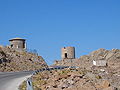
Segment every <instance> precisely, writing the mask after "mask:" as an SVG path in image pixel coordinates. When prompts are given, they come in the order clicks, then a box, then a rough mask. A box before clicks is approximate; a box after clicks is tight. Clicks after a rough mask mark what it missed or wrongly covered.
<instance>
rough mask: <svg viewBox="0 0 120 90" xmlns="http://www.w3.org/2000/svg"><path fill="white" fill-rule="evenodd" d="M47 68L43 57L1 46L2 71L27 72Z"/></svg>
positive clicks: (0, 66)
mask: <svg viewBox="0 0 120 90" xmlns="http://www.w3.org/2000/svg"><path fill="white" fill-rule="evenodd" d="M41 67H47V64H46V62H45V61H44V59H43V58H42V57H41V56H38V55H36V54H34V53H30V52H26V51H22V52H18V51H15V50H13V49H12V48H9V47H3V46H0V71H1V72H6V71H26V70H35V69H40V68H41Z"/></svg>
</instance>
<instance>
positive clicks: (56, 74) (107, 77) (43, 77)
mask: <svg viewBox="0 0 120 90" xmlns="http://www.w3.org/2000/svg"><path fill="white" fill-rule="evenodd" d="M112 75H113V74H112V73H109V74H106V73H105V72H99V71H91V70H87V69H83V68H79V69H63V70H53V71H44V72H42V73H38V74H37V75H34V76H33V77H32V81H33V88H34V90H120V83H119V80H120V77H119V76H113V77H114V78H113V77H111V76H112ZM115 78H116V79H117V80H116V81H115V80H114V79H115ZM115 83H117V84H115ZM118 83H119V84H118ZM20 90H26V83H25V82H24V83H23V84H22V85H21V86H20Z"/></svg>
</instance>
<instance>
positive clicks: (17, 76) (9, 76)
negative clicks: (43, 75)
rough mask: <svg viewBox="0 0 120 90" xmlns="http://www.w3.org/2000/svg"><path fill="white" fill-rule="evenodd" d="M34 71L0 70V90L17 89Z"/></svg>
mask: <svg viewBox="0 0 120 90" xmlns="http://www.w3.org/2000/svg"><path fill="white" fill-rule="evenodd" d="M32 73H33V71H26V72H25V71H24V72H0V90H17V88H18V86H19V84H20V83H21V82H23V81H24V80H25V79H26V78H28V77H30V76H31V75H32Z"/></svg>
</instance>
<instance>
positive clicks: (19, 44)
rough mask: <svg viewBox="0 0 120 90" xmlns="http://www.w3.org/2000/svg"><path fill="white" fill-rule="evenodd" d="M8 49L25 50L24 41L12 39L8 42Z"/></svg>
mask: <svg viewBox="0 0 120 90" xmlns="http://www.w3.org/2000/svg"><path fill="white" fill-rule="evenodd" d="M9 42H10V47H11V48H13V49H16V50H24V49H26V43H25V39H22V38H13V39H10V40H9Z"/></svg>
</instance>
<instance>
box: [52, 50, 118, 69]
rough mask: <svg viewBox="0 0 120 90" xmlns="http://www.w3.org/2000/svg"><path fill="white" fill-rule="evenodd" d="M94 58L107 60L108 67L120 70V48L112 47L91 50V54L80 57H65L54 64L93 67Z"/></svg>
mask: <svg viewBox="0 0 120 90" xmlns="http://www.w3.org/2000/svg"><path fill="white" fill-rule="evenodd" d="M93 60H96V61H97V60H105V61H106V62H107V67H108V68H109V69H113V70H116V71H120V50H119V49H112V50H105V49H98V50H96V51H93V52H91V53H90V54H89V55H84V56H81V57H80V58H79V59H73V60H70V59H64V60H60V61H55V64H54V65H63V66H64V65H66V66H71V65H73V66H79V67H83V68H88V69H91V68H92V67H93Z"/></svg>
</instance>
